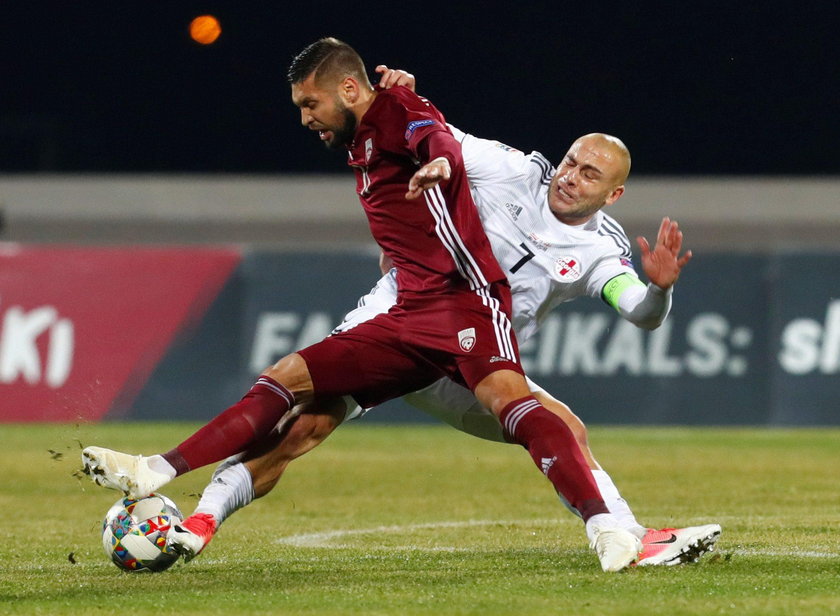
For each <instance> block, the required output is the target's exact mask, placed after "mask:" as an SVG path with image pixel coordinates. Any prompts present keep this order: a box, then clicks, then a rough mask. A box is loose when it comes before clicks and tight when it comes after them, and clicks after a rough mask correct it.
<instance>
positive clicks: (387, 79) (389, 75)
mask: <svg viewBox="0 0 840 616" xmlns="http://www.w3.org/2000/svg"><path fill="white" fill-rule="evenodd" d="M374 70H375V71H376V72H377V73H380V74H381V75H382V77H380V78H379V86H380V87H382V88H385V89H386V90H387V89H388V88H393V87H394V86H405V87H406V88H408V89H409V90H411V91H412V92H414V85H415V83H416V81H417V80H416V79H414V75H412V74H411V73H409V72H407V71H404V70H402V69H399V68H388V67H387V66H385V65H384V64H380V65H379V66H377V67H376V68H375V69H374Z"/></svg>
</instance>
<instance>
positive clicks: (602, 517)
mask: <svg viewBox="0 0 840 616" xmlns="http://www.w3.org/2000/svg"><path fill="white" fill-rule="evenodd" d="M618 526H619V524H618V520H617V519H616V518H615V516H614V515H613V514H611V513H596V514H595V515H593V516H592V517H591V518H589V519H588V520H587V521H586V536H587V537H588V538H589V544H590V545H592V544H594V543H595V535H596V534H597V532H598V531H600V530H604V529H607V528H616V527H618Z"/></svg>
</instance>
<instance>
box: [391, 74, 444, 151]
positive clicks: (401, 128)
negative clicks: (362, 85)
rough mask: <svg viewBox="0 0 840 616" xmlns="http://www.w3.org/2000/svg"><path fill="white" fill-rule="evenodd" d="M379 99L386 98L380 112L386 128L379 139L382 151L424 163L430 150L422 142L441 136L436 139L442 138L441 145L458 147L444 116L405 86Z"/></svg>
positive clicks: (395, 88) (394, 89)
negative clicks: (447, 144) (447, 142)
mask: <svg viewBox="0 0 840 616" xmlns="http://www.w3.org/2000/svg"><path fill="white" fill-rule="evenodd" d="M379 96H380V97H383V98H384V100H383V101H382V110H381V111H380V118H381V120H380V121H381V122H382V123H383V128H384V130H382V131H381V134H380V137H379V142H378V145H379V147H380V148H382V149H385V150H389V151H391V152H395V153H399V154H404V155H408V156H411V157H412V158H414V159H415V160H418V161H420V162H424V163H425V162H428V160H424V159H425V158H426V157H427V156H428V155H429V150H428V147H423V143H424V142H425V141H426V140H427V139H428V137H429V136H430V135H432V134H435V133H439V134H437V135H435V136H436V137H440V138H441V139H438V141H439V142H440V143H445V142H446V141H451V142H452V147H453V148H456V147H457V144H456V143H455V140H454V138H453V137H452V134H451V133H450V131H449V127H448V126H447V124H446V119H445V118H444V117H443V114H441V113H440V112H439V111H438V110H437V109H436V108H435V107H434V106H432V104H431V103H430V102H429V101H427V100H426V99H424V98H422V97H420V96H417V94H415V93H414V92H412V91H411V90H409V89H408V88H405V87H403V86H395V87H393V88H390V89H388V90H383V91H381V92H380V93H379ZM439 147H441V146H439ZM446 149H448V148H446ZM434 157H435V156H433V158H434Z"/></svg>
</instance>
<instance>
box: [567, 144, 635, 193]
mask: <svg viewBox="0 0 840 616" xmlns="http://www.w3.org/2000/svg"><path fill="white" fill-rule="evenodd" d="M575 146H578V147H579V148H584V149H586V150H588V151H590V152H592V153H594V154H596V156H597V158H598V159H599V161H600V162H601V165H602V169H601V170H602V171H603V173H604V174H605V175H606V176H608V177H609V180H610V183H612V184H613V186H621V185H622V184H624V182H626V181H627V176H629V175H630V150H628V149H627V146H626V145H624V142H623V141H622V140H621V139H619V138H618V137H613V136H612V135H607V134H605V133H589V134H588V135H584V136H583V137H579V138H578V139H577V140H576V141H575V142H574V144H572V148H574V147H575Z"/></svg>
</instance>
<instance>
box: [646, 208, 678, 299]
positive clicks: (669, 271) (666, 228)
mask: <svg viewBox="0 0 840 616" xmlns="http://www.w3.org/2000/svg"><path fill="white" fill-rule="evenodd" d="M636 241H637V242H638V243H639V248H641V250H642V269H643V270H644V272H645V275H646V276H647V278H648V280H650V281H651V282H652V283H653V284H655V285H656V286H657V287H660V288H662V289H670V288H671V287H672V286H674V283H675V282H677V278H679V277H680V272H682V268H684V267H685V264H686V263H688V262H689V261H690V260H691V251H690V250H689V251H687V252H686V253H685V254H684V255H682V256H680V251H681V250H682V241H683V234H682V231H680V226H679V225H678V224H677V221H675V220H674V221H672V220H671V219H670V218H668V217H667V216H666V217H665V218H663V219H662V224H661V225H659V233H658V234H657V235H656V245H655V246H654V247H653V250H651V248H650V244H648V241H647V239H645V238H644V237H637V238H636Z"/></svg>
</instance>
